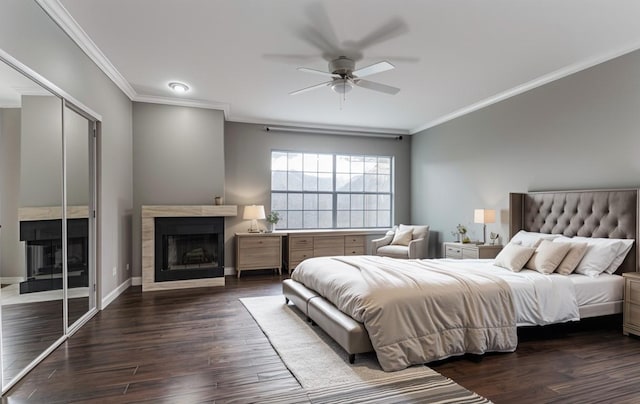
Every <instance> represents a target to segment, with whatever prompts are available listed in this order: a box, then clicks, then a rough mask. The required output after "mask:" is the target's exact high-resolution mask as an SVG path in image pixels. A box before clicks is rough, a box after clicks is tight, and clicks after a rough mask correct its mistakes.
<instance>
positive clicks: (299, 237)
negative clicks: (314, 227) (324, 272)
mask: <svg viewBox="0 0 640 404" xmlns="http://www.w3.org/2000/svg"><path fill="white" fill-rule="evenodd" d="M367 234H371V232H370V231H339V230H331V231H315V232H289V237H288V242H287V259H286V261H287V269H288V271H289V272H291V271H292V270H293V269H294V268H295V267H296V266H298V264H299V263H301V262H302V261H304V260H305V259H307V258H311V257H328V256H334V255H364V254H365V253H366V248H365V243H366V239H367Z"/></svg>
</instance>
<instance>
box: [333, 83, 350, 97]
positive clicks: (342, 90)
mask: <svg viewBox="0 0 640 404" xmlns="http://www.w3.org/2000/svg"><path fill="white" fill-rule="evenodd" d="M331 89H332V90H333V91H334V92H335V93H338V94H340V95H343V94H346V93H348V92H350V91H351V90H353V84H351V82H350V81H349V80H347V79H335V80H334V81H333V83H332V84H331Z"/></svg>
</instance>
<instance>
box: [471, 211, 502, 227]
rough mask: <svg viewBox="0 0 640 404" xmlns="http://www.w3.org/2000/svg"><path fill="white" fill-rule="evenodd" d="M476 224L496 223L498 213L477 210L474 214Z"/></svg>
mask: <svg viewBox="0 0 640 404" xmlns="http://www.w3.org/2000/svg"><path fill="white" fill-rule="evenodd" d="M473 222H474V223H483V224H486V223H495V222H496V211H495V210H493V209H476V210H474V212H473Z"/></svg>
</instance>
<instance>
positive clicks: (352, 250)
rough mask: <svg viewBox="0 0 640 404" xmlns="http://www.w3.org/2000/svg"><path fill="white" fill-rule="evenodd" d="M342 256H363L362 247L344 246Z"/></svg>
mask: <svg viewBox="0 0 640 404" xmlns="http://www.w3.org/2000/svg"><path fill="white" fill-rule="evenodd" d="M344 255H364V246H351V247H347V246H345V248H344Z"/></svg>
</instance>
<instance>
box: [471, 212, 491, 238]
mask: <svg viewBox="0 0 640 404" xmlns="http://www.w3.org/2000/svg"><path fill="white" fill-rule="evenodd" d="M473 221H474V223H482V244H486V240H487V223H495V222H496V211H495V210H493V209H475V210H474V212H473Z"/></svg>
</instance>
